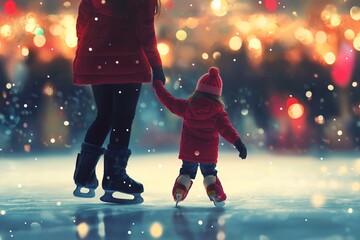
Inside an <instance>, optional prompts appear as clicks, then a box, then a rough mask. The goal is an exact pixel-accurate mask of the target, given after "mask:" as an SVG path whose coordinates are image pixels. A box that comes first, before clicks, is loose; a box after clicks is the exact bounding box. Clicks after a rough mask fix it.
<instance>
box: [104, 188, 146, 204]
mask: <svg viewBox="0 0 360 240" xmlns="http://www.w3.org/2000/svg"><path fill="white" fill-rule="evenodd" d="M114 192H116V191H105V194H104V195H103V196H102V197H101V198H100V200H101V201H103V202H108V203H116V204H124V205H130V204H140V203H143V202H144V199H143V198H142V197H141V195H140V193H136V194H128V195H131V196H133V197H134V198H133V199H123V198H115V197H113V193H114Z"/></svg>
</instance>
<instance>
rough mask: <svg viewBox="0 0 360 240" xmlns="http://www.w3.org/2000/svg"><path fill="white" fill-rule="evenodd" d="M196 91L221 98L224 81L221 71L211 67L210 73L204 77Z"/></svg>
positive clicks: (201, 78)
mask: <svg viewBox="0 0 360 240" xmlns="http://www.w3.org/2000/svg"><path fill="white" fill-rule="evenodd" d="M196 91H199V92H206V93H211V94H214V95H216V96H221V92H222V80H221V77H220V75H219V69H218V68H216V67H211V68H210V69H209V72H208V73H205V74H204V75H202V76H201V77H200V78H199V81H198V83H197V85H196Z"/></svg>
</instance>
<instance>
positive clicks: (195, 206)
mask: <svg viewBox="0 0 360 240" xmlns="http://www.w3.org/2000/svg"><path fill="white" fill-rule="evenodd" d="M75 158H76V154H63V155H48V156H46V155H42V156H41V157H39V156H37V157H35V156H31V157H21V158H18V157H17V158H11V157H7V158H1V159H0V160H1V173H2V174H1V176H0V239H1V240H5V239H27V240H32V239H51V240H55V239H261V240H265V239H266V240H268V239H276V240H278V239H292V240H293V239H309V240H310V239H312V240H313V239H326V240H337V239H349V240H355V239H359V237H360V206H359V205H360V201H359V200H360V197H359V195H360V194H359V193H360V178H359V174H360V159H359V158H358V157H357V156H353V155H349V156H346V155H339V154H338V155H334V156H327V157H324V158H323V159H322V160H320V157H319V156H286V155H275V154H268V153H252V152H251V151H250V152H249V157H248V159H246V160H240V159H239V158H238V157H237V154H236V153H235V152H233V151H231V152H222V153H220V157H219V163H218V171H219V173H218V176H219V178H220V179H221V182H222V184H223V187H224V190H225V192H226V194H227V196H228V199H227V201H226V205H225V207H223V208H216V207H214V205H213V204H212V202H210V201H209V199H208V197H207V195H206V192H205V189H204V187H203V185H202V176H201V173H200V171H199V172H198V175H197V177H196V179H195V180H194V184H193V187H192V189H191V190H190V192H189V195H188V197H187V199H186V200H185V201H183V202H181V203H179V206H178V207H177V208H175V207H174V205H175V203H174V201H173V199H172V196H171V190H172V185H173V183H174V181H175V178H176V177H177V175H178V171H179V167H180V165H181V161H180V160H178V159H177V153H176V152H169V153H154V152H150V153H148V154H146V155H137V153H136V152H134V153H133V155H132V156H131V159H130V161H129V165H128V173H129V175H130V176H131V177H133V178H134V179H136V180H138V181H140V182H142V183H143V184H144V188H145V192H144V193H143V194H142V196H143V198H144V203H143V204H140V205H116V204H109V203H104V202H101V201H100V200H99V198H100V197H101V196H102V195H103V190H102V189H101V187H100V188H98V189H97V190H96V197H95V198H93V199H81V198H75V197H73V196H72V191H73V190H74V188H75V185H74V184H73V181H72V174H73V170H74V169H73V168H74V165H75ZM34 159H37V160H34ZM159 166H161V167H159ZM102 171H103V169H102V162H100V163H99V165H98V168H97V176H98V178H99V180H100V181H101V178H102ZM20 183H21V186H22V187H21V188H18V184H20Z"/></svg>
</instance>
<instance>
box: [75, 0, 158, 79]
mask: <svg viewBox="0 0 360 240" xmlns="http://www.w3.org/2000/svg"><path fill="white" fill-rule="evenodd" d="M106 2H107V1H103V0H82V1H81V3H80V6H79V12H78V18H77V23H76V32H77V37H78V46H77V50H76V56H75V59H74V63H73V68H74V83H75V84H80V85H81V84H91V85H92V84H112V83H142V82H150V81H151V68H150V67H154V66H161V65H162V63H161V59H160V55H159V52H158V50H157V43H156V36H155V30H154V15H155V4H156V0H146V1H140V0H129V1H128V11H127V16H128V17H121V16H118V15H117V13H116V12H114V11H113V9H112V8H111V7H110V4H109V3H106Z"/></svg>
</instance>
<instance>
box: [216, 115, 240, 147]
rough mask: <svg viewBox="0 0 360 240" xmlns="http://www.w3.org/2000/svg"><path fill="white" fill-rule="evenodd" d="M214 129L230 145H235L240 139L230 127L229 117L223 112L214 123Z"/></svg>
mask: <svg viewBox="0 0 360 240" xmlns="http://www.w3.org/2000/svg"><path fill="white" fill-rule="evenodd" d="M216 128H217V130H218V132H219V134H220V135H221V136H222V137H223V138H225V140H226V141H228V142H229V143H231V144H235V143H236V142H237V141H238V140H239V139H240V135H239V133H238V132H237V131H236V129H235V128H234V127H233V126H232V124H231V122H230V120H229V115H228V114H227V113H226V112H225V111H221V112H220V114H219V118H218V119H217V121H216Z"/></svg>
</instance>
